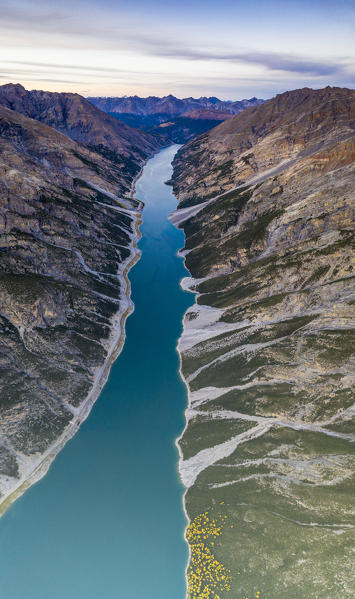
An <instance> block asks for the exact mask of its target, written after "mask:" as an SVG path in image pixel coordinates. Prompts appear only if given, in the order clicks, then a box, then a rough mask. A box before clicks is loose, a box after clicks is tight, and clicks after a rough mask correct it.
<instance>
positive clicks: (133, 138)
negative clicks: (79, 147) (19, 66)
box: [0, 83, 162, 192]
mask: <svg viewBox="0 0 355 599" xmlns="http://www.w3.org/2000/svg"><path fill="white" fill-rule="evenodd" d="M0 105H2V106H5V107H6V108H10V109H12V110H15V111H16V112H20V113H21V114H24V115H25V116H28V117H30V118H32V119H36V120H37V121H39V122H41V123H44V124H46V125H49V126H50V127H53V128H54V129H56V130H57V131H60V132H61V133H64V134H65V135H67V136H68V137H70V138H71V139H74V140H75V141H77V142H79V143H81V144H85V145H86V146H88V147H89V148H90V149H91V150H92V151H94V152H97V153H99V154H101V155H102V156H104V157H105V158H108V159H109V160H111V161H112V160H113V161H114V162H115V163H116V164H117V166H118V167H120V168H121V170H122V176H123V177H124V176H126V177H127V184H128V185H129V181H130V179H131V177H132V175H133V176H134V175H135V174H137V172H138V171H139V165H140V164H141V163H142V160H144V159H145V158H146V157H147V156H148V155H151V153H152V152H154V151H155V150H157V149H158V148H159V147H160V146H161V145H162V142H161V141H160V140H159V139H158V138H157V137H154V136H152V135H149V134H148V133H144V132H142V131H137V130H136V129H133V128H132V127H129V126H127V125H125V124H124V123H122V122H120V121H119V120H117V119H115V118H113V117H111V116H109V115H108V114H106V113H105V112H102V111H101V110H99V109H98V108H96V107H95V106H93V105H92V104H91V103H90V102H88V100H86V99H85V98H83V97H82V96H80V95H78V94H71V93H56V92H46V91H37V90H33V91H27V90H26V89H25V88H24V87H23V86H22V85H19V84H12V83H9V84H7V85H3V86H0ZM122 191H123V190H120V192H122Z"/></svg>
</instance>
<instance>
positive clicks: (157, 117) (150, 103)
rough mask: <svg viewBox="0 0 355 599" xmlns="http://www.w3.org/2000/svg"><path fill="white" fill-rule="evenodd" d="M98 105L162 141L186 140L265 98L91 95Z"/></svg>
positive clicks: (181, 141) (182, 141)
mask: <svg viewBox="0 0 355 599" xmlns="http://www.w3.org/2000/svg"><path fill="white" fill-rule="evenodd" d="M88 100H89V101H90V102H92V103H93V104H94V105H95V106H97V107H98V108H100V109H101V110H104V111H106V112H108V113H109V114H110V115H112V116H115V117H116V118H117V119H119V120H121V121H123V122H125V123H127V124H128V125H130V126H132V127H137V128H138V129H144V130H145V131H147V132H149V133H150V134H153V135H154V136H156V137H157V138H158V139H159V140H160V143H161V144H164V143H166V144H169V143H179V144H180V143H185V142H187V141H188V140H190V139H191V138H192V137H195V136H196V135H199V134H201V133H204V132H205V131H208V130H209V129H211V128H212V127H215V126H216V125H218V123H219V121H223V120H225V119H227V118H230V117H231V116H233V115H234V114H237V113H239V112H241V111H242V110H245V109H246V108H249V107H251V106H257V105H259V104H261V103H262V102H263V100H258V99H257V98H251V99H250V100H240V101H237V102H225V101H223V100H219V99H218V98H213V97H211V98H205V97H203V98H184V99H182V100H181V99H180V98H175V96H172V95H170V96H165V97H163V98H158V97H155V96H150V97H148V98H139V97H138V96H131V97H124V98H88Z"/></svg>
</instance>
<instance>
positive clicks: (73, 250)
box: [0, 106, 142, 513]
mask: <svg viewBox="0 0 355 599" xmlns="http://www.w3.org/2000/svg"><path fill="white" fill-rule="evenodd" d="M136 164H137V168H138V164H139V162H138V159H137V163H136ZM141 164H142V159H141ZM136 170H137V169H134V170H133V172H131V171H128V172H127V171H124V170H123V168H122V165H121V163H120V162H119V161H117V160H116V159H114V160H109V159H108V158H105V157H104V156H102V155H100V154H98V153H97V152H93V151H90V150H89V149H88V148H86V147H85V146H83V145H82V144H78V143H76V142H75V141H72V140H71V139H69V137H67V136H66V135H62V134H61V133H59V132H57V131H56V130H55V129H53V128H51V127H48V126H46V125H44V124H42V123H39V122H37V121H35V120H32V119H30V118H27V117H25V116H23V115H21V114H19V113H16V112H14V111H13V110H9V109H7V108H4V107H1V106H0V192H1V201H0V233H1V235H0V256H1V260H0V303H1V309H0V327H1V334H0V356H1V363H0V368H1V373H2V376H1V392H0V513H2V512H3V511H4V510H5V509H6V508H7V507H8V505H9V504H10V503H11V502H12V501H13V500H14V499H15V498H16V497H17V496H18V495H19V494H21V493H22V492H23V491H24V490H25V489H26V487H27V486H28V485H29V484H31V483H32V482H33V481H34V480H36V479H38V478H39V477H40V476H42V475H43V473H44V472H45V470H46V468H48V466H49V463H50V462H51V460H52V459H53V457H54V455H55V454H56V453H57V451H59V449H60V448H61V446H62V445H63V444H64V443H65V441H66V440H67V439H68V438H69V437H70V436H71V435H72V434H74V432H75V430H76V429H77V427H78V426H79V424H80V422H81V421H82V420H83V419H84V418H85V416H86V415H87V413H88V411H89V410H90V407H91V405H92V403H93V401H94V400H95V399H96V397H97V394H98V392H99V390H100V388H101V386H102V384H103V382H104V380H105V377H106V376H107V373H108V368H109V365H110V359H111V357H112V356H113V355H114V353H115V352H117V351H119V347H120V343H122V341H123V335H124V319H125V317H126V316H127V315H128V313H129V311H130V309H131V304H130V301H129V297H128V292H129V287H128V282H127V279H126V273H127V270H128V268H129V266H130V265H131V264H132V263H133V261H134V260H135V258H136V257H137V249H136V239H137V225H138V224H139V222H140V206H139V204H138V203H137V202H136V201H135V200H133V199H130V197H129V191H130V187H131V185H132V181H133V176H134V174H135V172H136ZM118 190H119V191H118Z"/></svg>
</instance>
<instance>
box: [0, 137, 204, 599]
mask: <svg viewBox="0 0 355 599" xmlns="http://www.w3.org/2000/svg"><path fill="white" fill-rule="evenodd" d="M178 147H179V146H171V147H169V148H166V149H164V150H162V151H161V152H159V154H157V155H156V156H155V157H154V158H152V159H151V160H150V161H149V162H148V163H147V165H146V166H145V168H144V171H143V175H142V177H141V178H140V179H139V181H138V182H137V188H136V196H137V197H138V198H139V199H140V200H142V201H143V202H145V204H146V206H145V208H144V212H143V225H142V226H141V233H142V239H141V240H140V242H139V247H140V249H141V250H142V257H141V259H140V261H139V262H138V264H137V265H136V266H135V267H134V268H133V269H132V270H131V272H130V275H129V278H130V281H131V285H132V298H133V302H134V304H135V311H134V313H133V314H132V315H131V316H130V317H129V319H128V321H127V323H126V331H127V339H126V343H125V346H124V349H123V351H122V353H121V355H120V356H119V357H118V359H117V360H116V362H115V364H114V365H113V367H112V369H111V374H110V377H109V380H108V382H107V383H106V385H105V387H104V389H103V391H102V392H101V395H100V397H99V399H98V400H97V402H96V404H95V405H94V407H93V409H92V411H91V413H90V415H89V417H88V419H87V420H86V421H85V422H84V423H83V425H82V426H81V428H80V430H79V432H78V433H77V434H76V436H75V437H74V438H73V439H72V440H71V441H69V442H68V444H67V445H66V446H65V448H64V449H63V450H62V451H61V452H60V453H59V455H58V456H57V458H56V459H55V461H54V462H53V464H52V466H51V468H50V470H49V472H48V473H47V475H46V476H45V477H44V478H43V479H42V480H41V481H40V482H38V483H37V484H35V485H34V486H33V487H31V489H29V490H28V491H27V492H26V494H25V495H23V496H22V497H21V498H20V499H19V500H18V501H17V502H15V504H14V505H13V506H12V507H11V508H10V509H9V510H8V511H7V512H6V514H5V515H4V517H3V518H2V519H0V597H1V599H184V597H185V566H186V561H187V546H186V544H185V541H184V538H183V533H184V528H185V525H186V523H185V517H184V513H183V509H182V494H183V488H182V485H181V483H180V480H179V476H178V471H177V462H178V453H177V449H176V447H175V444H174V443H175V439H176V437H177V436H178V435H179V434H180V433H181V431H182V429H183V426H184V414H183V412H184V408H185V404H186V391H185V386H184V384H183V383H182V381H181V379H180V377H179V372H178V369H179V357H178V354H177V351H176V343H177V339H178V337H179V335H180V332H181V320H182V316H183V313H184V311H185V310H186V309H187V307H188V306H189V305H191V304H192V303H193V296H192V295H191V294H190V293H188V292H184V291H182V289H181V288H180V286H179V281H180V279H181V278H182V277H184V276H186V274H187V271H186V269H185V267H184V265H183V261H182V259H181V258H178V257H177V255H176V253H177V250H178V249H179V248H181V247H182V246H183V245H184V235H183V233H182V231H179V230H177V229H176V228H175V227H174V226H173V225H172V224H170V222H169V221H168V218H167V217H168V214H169V213H170V212H171V211H172V210H174V208H175V206H176V199H175V198H174V196H173V194H172V190H171V188H170V187H168V186H167V185H165V184H164V182H165V181H166V180H168V179H169V178H170V176H171V172H172V168H171V161H172V158H173V156H174V154H175V152H176V151H177V149H178Z"/></svg>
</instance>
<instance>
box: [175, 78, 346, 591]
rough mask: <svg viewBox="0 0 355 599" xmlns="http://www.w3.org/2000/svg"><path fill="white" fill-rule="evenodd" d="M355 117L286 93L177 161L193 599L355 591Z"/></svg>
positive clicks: (326, 93) (333, 99) (327, 101)
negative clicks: (354, 558) (191, 301)
mask: <svg viewBox="0 0 355 599" xmlns="http://www.w3.org/2000/svg"><path fill="white" fill-rule="evenodd" d="M354 119H355V92H354V91H353V90H347V89H341V88H330V87H328V88H325V89H323V90H310V89H308V88H304V89H301V90H295V91H293V92H286V93H285V94H280V95H279V96H276V98H274V99H272V100H269V101H267V102H266V103H264V104H262V105H261V106H258V107H256V108H251V109H249V110H247V111H246V112H245V113H243V114H239V115H236V116H234V117H232V118H231V119H229V120H228V121H224V122H223V123H222V124H221V125H219V126H217V127H216V128H214V129H212V130H211V131H209V132H207V133H204V134H203V135H201V136H200V137H198V138H195V139H193V140H191V141H190V142H188V143H187V144H186V145H185V146H184V147H183V148H181V149H180V150H179V152H178V154H177V155H176V158H175V160H174V174H173V177H172V184H173V186H174V191H175V193H176V194H177V197H178V200H179V206H178V210H177V211H176V212H175V213H174V214H173V215H172V220H173V222H175V223H176V224H177V225H178V226H179V227H181V228H182V229H183V230H184V232H185V247H184V249H183V251H182V255H183V256H184V259H185V265H186V267H187V268H188V270H189V271H190V274H191V276H190V277H187V278H186V279H185V280H184V281H183V286H184V288H185V289H189V290H190V291H193V292H196V293H197V296H196V302H195V305H194V306H192V307H191V308H190V309H189V310H188V311H187V312H186V314H185V316H184V322H183V333H182V336H181V338H180V340H179V346H178V348H179V352H180V356H181V372H182V375H183V377H184V380H185V382H186V385H187V388H188V391H189V403H188V409H187V411H186V427H185V430H184V432H183V434H182V436H181V438H180V439H179V447H180V467H179V468H180V474H181V478H182V481H183V483H184V485H185V488H186V494H185V506H186V511H187V514H188V517H189V527H188V529H187V539H188V542H189V546H190V562H189V569H188V597H189V599H192V598H193V597H197V596H199V594H201V593H205V594H206V596H207V595H208V594H209V595H211V596H212V597H213V596H214V594H217V595H218V596H219V597H221V599H228V597H233V599H234V598H239V597H240V598H241V599H242V598H243V597H246V596H248V597H251V596H259V594H261V596H266V597H273V598H274V599H283V598H284V596H285V592H286V593H287V597H289V598H290V599H299V597H300V596H302V595H303V594H304V592H306V594H307V597H308V598H309V599H318V598H319V597H320V596H321V595H324V596H329V594H331V595H334V594H335V593H338V594H339V593H340V594H344V595H347V594H349V593H350V594H351V589H352V588H353V576H352V568H351V554H350V551H351V545H352V537H353V528H354V521H353V518H352V516H351V494H352V491H351V489H352V486H353V471H354V469H353V466H354V449H353V447H354V445H353V443H354V440H355V438H354V435H353V434H352V433H353V430H354V429H353V422H354V411H353V394H352V389H353V384H354V379H353V356H352V345H351V344H352V342H351V339H352V338H353V333H354V331H353V326H352V322H353V317H354V308H353V301H354V285H353V276H354V275H353V249H352V248H353V242H354V236H353V230H354V227H353V225H354V218H353V217H354V213H353V205H354V200H355V197H354V185H353V184H354V176H355V172H354V159H355V135H354V132H355V120H354ZM211 522H213V523H216V524H215V527H216V526H218V540H217V541H215V536H214V535H213V527H211V524H210V523H211ZM202 534H204V535H205V536H202ZM201 543H203V547H204V550H203V551H201V550H200V548H201V546H202V545H201ZM211 554H212V556H213V562H212V561H211V559H210V558H209V556H210V555H211ZM212 563H214V564H215V567H214V568H213V567H211V564H212ZM204 572H206V576H205V575H204Z"/></svg>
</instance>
